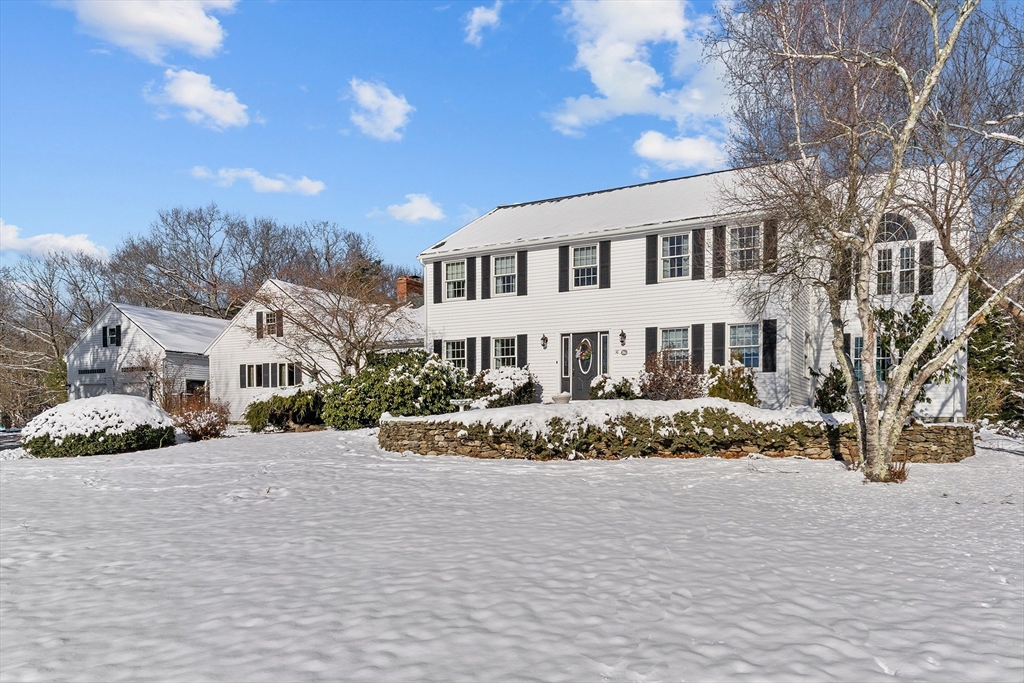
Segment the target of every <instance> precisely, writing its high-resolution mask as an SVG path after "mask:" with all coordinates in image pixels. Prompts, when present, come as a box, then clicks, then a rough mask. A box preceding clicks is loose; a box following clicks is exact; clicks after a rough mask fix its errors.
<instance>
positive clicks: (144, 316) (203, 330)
mask: <svg viewBox="0 0 1024 683" xmlns="http://www.w3.org/2000/svg"><path fill="white" fill-rule="evenodd" d="M227 324H228V323H227V321H226V320H220V319H217V318H207V317H204V316H200V315H188V314H186V313H174V312H171V311H162V310H159V309H155V308H145V307H143V306H129V305H127V304H108V305H107V306H106V308H104V309H103V311H102V312H100V314H99V315H98V316H97V317H96V320H94V321H93V323H92V324H91V325H89V327H87V328H86V329H85V331H84V332H82V334H81V336H79V337H78V339H77V340H75V343H74V344H72V345H71V347H70V348H69V349H68V350H67V352H66V353H65V354H64V362H65V363H67V369H68V399H69V400H73V399H77V398H88V397H91V396H99V395H101V394H134V395H137V396H148V395H149V384H148V383H147V375H149V374H150V373H153V375H154V377H152V378H150V381H153V380H155V381H157V382H160V381H165V382H170V383H171V384H172V386H171V387H170V389H171V392H172V393H175V394H179V393H186V394H191V393H193V392H194V391H195V390H197V389H199V388H200V387H203V386H205V385H206V382H207V380H208V379H209V362H208V360H207V358H206V355H205V351H206V347H207V346H208V345H209V344H210V342H211V341H212V340H213V338H214V337H216V336H217V335H218V334H219V333H220V332H221V331H222V330H223V329H224V328H225V327H226V326H227Z"/></svg>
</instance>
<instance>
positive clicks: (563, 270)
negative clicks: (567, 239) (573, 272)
mask: <svg viewBox="0 0 1024 683" xmlns="http://www.w3.org/2000/svg"><path fill="white" fill-rule="evenodd" d="M558 291H559V292H568V291H569V246H568V245H565V246H561V247H559V248H558Z"/></svg>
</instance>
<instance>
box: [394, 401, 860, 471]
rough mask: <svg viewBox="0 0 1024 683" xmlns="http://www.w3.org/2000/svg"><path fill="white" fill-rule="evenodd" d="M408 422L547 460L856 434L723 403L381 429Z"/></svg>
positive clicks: (772, 447) (568, 411) (553, 408)
mask: <svg viewBox="0 0 1024 683" xmlns="http://www.w3.org/2000/svg"><path fill="white" fill-rule="evenodd" d="M410 420H411V421H423V422H428V423H445V424H448V425H454V426H455V428H463V429H464V430H465V432H466V435H467V438H470V439H474V440H478V441H480V442H481V443H513V444H516V445H517V447H518V448H521V449H522V450H524V451H529V452H532V453H534V454H535V456H534V457H539V458H542V459H545V458H561V457H575V454H587V453H604V454H606V456H599V457H628V456H644V455H651V454H655V453H666V452H667V453H693V454H704V455H708V454H711V453H713V452H716V451H723V450H729V449H730V448H732V447H733V446H737V445H740V444H742V445H752V446H756V447H757V448H758V449H760V450H763V451H766V452H785V451H789V450H793V449H796V448H798V447H801V446H803V445H806V444H808V443H811V442H815V443H820V442H821V441H822V440H823V439H824V438H825V437H827V436H828V435H829V434H830V433H833V434H835V435H837V436H838V434H839V433H840V432H849V436H851V437H852V434H853V432H852V425H850V424H849V422H850V420H849V415H844V414H835V415H828V414H823V413H819V412H818V411H816V410H814V409H812V408H807V407H794V408H785V409H783V410H767V409H763V408H755V407H754V406H750V405H747V404H744V403H736V402H733V401H726V400H724V399H720V398H699V399H685V400H679V401H648V400H607V401H582V402H579V403H570V404H568V405H538V404H534V405H529V406H510V407H507V408H492V409H488V410H472V411H467V412H463V413H451V414H448V415H431V416H425V417H417V418H410V417H404V418H403V417H391V416H387V417H385V418H383V419H382V422H381V425H382V429H383V428H384V425H386V424H387V423H389V422H401V421H410ZM584 457H594V456H584Z"/></svg>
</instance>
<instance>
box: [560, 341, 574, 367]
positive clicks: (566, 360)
mask: <svg viewBox="0 0 1024 683" xmlns="http://www.w3.org/2000/svg"><path fill="white" fill-rule="evenodd" d="M571 363H572V361H571V360H570V353H569V337H568V336H563V337H562V377H568V376H569V366H570V364H571Z"/></svg>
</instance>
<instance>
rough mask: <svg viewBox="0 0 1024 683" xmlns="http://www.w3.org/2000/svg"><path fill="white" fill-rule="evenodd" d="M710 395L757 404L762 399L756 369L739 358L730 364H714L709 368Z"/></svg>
mask: <svg viewBox="0 0 1024 683" xmlns="http://www.w3.org/2000/svg"><path fill="white" fill-rule="evenodd" d="M708 396H711V397H713V398H724V399H725V400H726V401H735V402H736V403H746V404H747V405H752V406H756V405H757V404H758V403H759V402H760V401H759V400H758V398H757V386H756V385H755V384H754V371H753V370H752V369H751V368H747V367H744V366H743V363H741V362H739V361H737V360H731V361H729V365H712V366H711V367H710V368H708Z"/></svg>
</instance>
